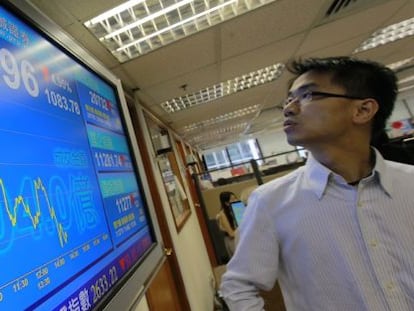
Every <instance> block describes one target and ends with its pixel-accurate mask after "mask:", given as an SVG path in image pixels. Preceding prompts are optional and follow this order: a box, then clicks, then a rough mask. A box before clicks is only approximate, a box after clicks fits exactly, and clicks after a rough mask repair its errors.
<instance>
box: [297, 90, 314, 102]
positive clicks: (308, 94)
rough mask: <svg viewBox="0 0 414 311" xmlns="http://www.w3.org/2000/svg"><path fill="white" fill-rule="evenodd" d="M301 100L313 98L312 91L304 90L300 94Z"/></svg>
mask: <svg viewBox="0 0 414 311" xmlns="http://www.w3.org/2000/svg"><path fill="white" fill-rule="evenodd" d="M299 98H300V101H309V100H312V92H304V93H302V94H300V95H299Z"/></svg>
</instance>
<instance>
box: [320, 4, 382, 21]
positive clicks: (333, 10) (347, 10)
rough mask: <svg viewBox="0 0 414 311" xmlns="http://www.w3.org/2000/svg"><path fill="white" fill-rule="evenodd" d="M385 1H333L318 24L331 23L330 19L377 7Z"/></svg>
mask: <svg viewBox="0 0 414 311" xmlns="http://www.w3.org/2000/svg"><path fill="white" fill-rule="evenodd" d="M384 2H386V0H333V1H332V2H331V4H329V5H328V6H327V9H326V11H325V13H324V15H323V16H322V17H321V19H322V20H321V22H320V24H323V23H326V22H328V21H331V20H332V19H336V18H340V17H343V16H344V15H348V14H351V13H355V11H362V10H365V9H367V8H370V7H374V6H377V5H379V4H381V3H384Z"/></svg>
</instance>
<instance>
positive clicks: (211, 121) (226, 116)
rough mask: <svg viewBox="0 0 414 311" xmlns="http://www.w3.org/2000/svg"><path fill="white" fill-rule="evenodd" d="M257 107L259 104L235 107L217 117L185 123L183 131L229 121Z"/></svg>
mask: <svg viewBox="0 0 414 311" xmlns="http://www.w3.org/2000/svg"><path fill="white" fill-rule="evenodd" d="M259 107H260V106H259V105H253V106H249V107H245V108H241V109H237V110H234V111H231V112H228V113H225V114H222V115H219V116H217V117H214V118H211V119H208V120H204V121H201V122H197V123H192V124H189V125H186V126H184V128H183V133H188V132H192V131H194V130H198V129H200V128H204V127H208V126H211V125H215V124H218V123H221V122H225V121H229V120H232V119H236V118H241V117H244V116H246V115H249V114H253V113H256V112H257V111H258V110H259Z"/></svg>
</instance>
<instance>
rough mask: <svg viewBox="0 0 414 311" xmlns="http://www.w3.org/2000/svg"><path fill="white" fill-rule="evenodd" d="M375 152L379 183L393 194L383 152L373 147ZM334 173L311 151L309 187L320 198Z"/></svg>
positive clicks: (307, 179) (307, 170) (306, 175)
mask: <svg viewBox="0 0 414 311" xmlns="http://www.w3.org/2000/svg"><path fill="white" fill-rule="evenodd" d="M373 150H374V152H375V166H374V169H373V173H374V175H375V178H377V179H378V182H379V184H380V185H381V187H382V188H383V190H384V191H385V192H386V193H387V194H388V195H390V196H391V195H392V178H391V176H390V172H389V169H388V166H387V165H386V162H385V160H384V158H383V157H382V156H381V154H380V153H379V152H378V150H376V149H375V148H373ZM331 174H334V173H333V172H332V171H331V170H330V169H328V168H327V167H326V166H324V165H322V164H321V163H319V162H318V161H317V160H316V159H315V158H314V157H313V156H312V154H311V153H309V156H308V159H307V161H306V166H305V178H306V181H307V184H308V186H309V188H310V189H311V190H312V191H313V192H314V193H315V194H316V196H317V197H318V199H321V198H322V196H323V194H324V192H325V189H326V187H327V185H328V181H329V177H330V175H331Z"/></svg>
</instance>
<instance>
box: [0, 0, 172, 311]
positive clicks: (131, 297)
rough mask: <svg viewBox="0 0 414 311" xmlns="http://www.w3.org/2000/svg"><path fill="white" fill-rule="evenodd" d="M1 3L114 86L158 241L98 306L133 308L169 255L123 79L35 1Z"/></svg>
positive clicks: (107, 309) (15, 0)
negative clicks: (39, 7) (38, 6)
mask: <svg viewBox="0 0 414 311" xmlns="http://www.w3.org/2000/svg"><path fill="white" fill-rule="evenodd" d="M1 5H2V6H4V7H5V8H6V9H8V10H10V11H11V12H12V13H14V14H16V15H17V17H18V18H19V19H21V20H22V21H23V22H25V23H27V24H28V25H29V26H31V27H33V29H34V31H36V32H38V33H39V34H41V35H43V36H45V37H46V39H47V40H49V41H50V42H51V44H54V45H56V46H57V47H58V48H60V49H62V50H63V51H62V52H64V53H66V54H68V55H69V56H70V57H72V58H73V59H74V61H76V62H78V63H80V64H81V65H83V66H85V67H87V68H88V69H89V70H91V71H92V72H93V73H94V74H96V75H97V76H99V77H100V78H102V79H104V80H105V81H107V82H109V83H110V84H112V86H113V87H114V91H115V93H116V95H117V99H118V104H119V108H120V113H121V115H122V118H123V121H124V125H125V134H126V136H127V138H128V140H129V144H130V147H131V155H132V157H133V160H134V164H135V167H136V170H137V172H138V173H139V176H138V179H139V181H140V186H141V187H142V190H143V194H144V196H145V201H146V206H147V212H148V216H149V219H148V220H149V221H150V223H151V227H152V231H153V234H154V239H155V241H154V245H153V246H152V247H151V248H150V249H149V250H147V252H146V253H145V255H144V256H143V257H142V258H141V259H140V260H139V262H138V265H137V266H136V267H134V268H132V269H131V271H129V272H128V273H127V274H126V275H125V279H124V280H122V281H121V284H120V285H119V288H118V289H117V291H115V293H110V294H109V296H108V297H106V298H104V299H103V300H102V301H101V302H100V303H99V304H98V305H97V308H99V309H102V307H103V310H106V311H115V310H130V309H131V308H132V307H133V306H134V305H136V304H137V303H138V302H139V301H140V299H141V298H142V296H143V295H144V294H145V291H146V289H147V288H148V286H149V284H150V281H151V280H152V278H153V277H154V276H155V274H156V272H157V271H158V270H159V269H160V267H161V265H162V264H163V262H164V261H165V260H166V257H165V254H164V247H163V245H162V236H161V231H160V228H159V224H158V221H157V216H156V213H155V209H154V203H153V201H152V197H151V192H150V189H149V187H148V181H147V176H146V174H145V169H144V166H143V161H142V158H141V154H140V151H139V147H138V143H137V139H136V136H135V133H134V128H133V125H132V121H131V117H130V114H129V110H128V107H127V103H126V99H125V95H124V91H123V88H122V83H121V80H120V79H118V78H117V77H116V76H115V75H114V74H113V73H112V72H110V71H109V70H108V69H107V68H106V67H105V66H104V65H103V64H101V63H100V62H99V61H98V60H96V59H95V58H94V56H93V55H92V54H89V53H88V52H87V51H86V50H85V49H84V48H82V47H81V46H80V45H79V43H78V42H76V41H75V40H74V39H73V38H72V37H70V36H69V35H68V34H67V33H66V32H64V31H63V30H62V29H61V28H60V26H58V25H57V24H56V23H55V22H53V21H52V20H51V19H50V18H49V17H47V16H46V15H45V14H44V13H43V12H41V11H40V10H39V9H38V8H37V7H35V6H34V5H33V4H31V3H29V2H26V1H19V0H5V1H1Z"/></svg>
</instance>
